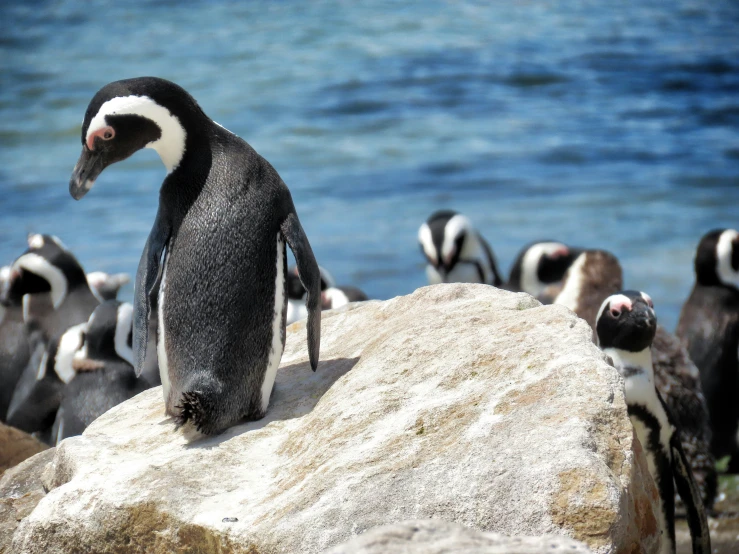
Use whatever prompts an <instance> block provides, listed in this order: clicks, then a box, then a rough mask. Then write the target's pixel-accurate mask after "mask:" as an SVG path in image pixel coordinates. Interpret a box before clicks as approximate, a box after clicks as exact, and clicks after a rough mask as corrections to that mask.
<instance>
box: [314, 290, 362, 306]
mask: <svg viewBox="0 0 739 554" xmlns="http://www.w3.org/2000/svg"><path fill="white" fill-rule="evenodd" d="M366 300H369V297H368V296H367V295H366V294H365V292H364V291H363V290H361V289H358V288H357V287H349V286H346V287H343V286H342V287H330V288H328V289H326V290H325V291H323V294H322V295H321V307H322V308H323V309H324V310H335V309H336V308H341V307H342V306H346V305H347V304H349V303H351V302H364V301H366Z"/></svg>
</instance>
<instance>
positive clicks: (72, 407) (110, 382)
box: [51, 300, 151, 445]
mask: <svg viewBox="0 0 739 554" xmlns="http://www.w3.org/2000/svg"><path fill="white" fill-rule="evenodd" d="M132 320H133V306H132V305H131V304H127V303H126V304H121V303H120V302H118V301H116V300H108V301H107V302H104V303H103V304H101V305H100V306H98V307H97V308H96V309H95V311H94V312H93V313H92V315H91V316H90V319H89V321H88V322H87V326H86V331H85V333H84V338H83V342H82V344H81V346H80V349H79V350H78V351H77V352H76V354H75V356H74V358H73V359H72V368H73V370H74V378H73V379H71V380H70V381H69V383H68V384H67V386H66V387H64V389H63V390H62V395H61V396H62V398H61V403H60V405H59V410H58V411H57V413H56V420H55V421H54V426H53V428H52V432H51V437H52V440H53V442H54V444H57V445H58V444H59V443H60V442H61V441H62V440H64V439H65V438H67V437H72V436H75V435H81V434H82V431H84V430H85V429H86V428H87V426H88V425H90V423H92V422H93V421H94V420H95V419H97V418H98V417H100V416H101V415H102V414H104V413H105V412H107V411H108V410H109V409H110V408H112V407H113V406H117V405H118V404H120V403H121V402H123V401H125V400H128V399H129V398H132V397H133V396H135V395H137V394H138V393H140V392H142V391H144V390H146V389H148V388H150V387H151V383H148V382H146V381H145V380H143V379H137V378H136V374H135V373H134V370H133V365H132V364H133V350H132V347H131V339H132V325H131V324H132Z"/></svg>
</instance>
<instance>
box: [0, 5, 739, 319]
mask: <svg viewBox="0 0 739 554" xmlns="http://www.w3.org/2000/svg"><path fill="white" fill-rule="evenodd" d="M0 20H1V21H2V22H3V23H2V26H1V30H0V265H2V264H7V263H10V262H11V261H12V260H13V259H14V258H15V257H16V256H17V255H19V254H20V253H21V252H22V251H23V250H24V249H25V241H26V234H27V233H29V232H43V233H52V234H56V235H58V236H59V237H60V238H61V239H62V240H63V241H64V242H65V243H66V244H67V246H69V247H70V249H71V250H72V251H73V252H74V253H75V254H76V255H77V256H78V257H79V259H80V260H81V261H82V263H83V264H84V266H85V268H86V269H87V270H88V271H93V270H104V271H109V272H119V271H126V272H129V273H130V274H132V275H133V274H134V273H135V271H136V267H137V263H138V260H139V256H140V254H141V250H142V248H143V245H144V242H145V240H146V237H147V235H148V233H149V230H150V228H151V225H152V222H153V219H154V215H155V212H156V208H157V202H158V190H159V186H160V184H161V181H162V179H163V178H164V176H165V169H164V166H163V165H162V164H161V162H160V160H159V159H158V157H157V155H156V154H155V152H153V151H152V150H144V151H141V152H139V153H137V154H135V155H134V156H133V157H131V158H130V159H129V160H126V161H124V162H121V163H119V164H116V165H114V166H112V167H110V168H108V169H107V170H106V171H105V172H104V173H103V174H102V176H101V177H100V178H99V179H98V181H97V183H96V185H95V187H94V189H93V190H92V191H91V192H90V193H89V194H88V195H87V196H86V197H85V198H84V199H83V200H81V201H79V202H75V201H74V200H73V199H72V198H71V197H70V195H69V192H68V182H69V177H70V174H71V171H72V168H73V166H74V164H75V161H76V159H77V157H78V155H79V153H80V149H81V143H80V123H81V120H82V117H83V115H84V112H85V109H86V107H87V104H88V102H89V101H90V99H91V98H92V96H93V95H94V93H95V92H96V91H97V90H98V89H99V88H100V87H102V86H103V85H105V84H106V83H108V82H110V81H113V80H116V79H122V78H127V77H134V76H141V75H156V76H160V77H164V78H167V79H170V80H173V81H175V82H177V83H179V84H180V85H182V86H183V87H184V88H186V89H187V90H188V91H190V92H191V93H192V94H193V95H194V96H195V98H196V99H197V100H198V102H199V103H200V105H201V106H202V107H203V109H204V110H205V112H206V113H207V114H208V115H209V116H210V117H212V118H213V119H215V120H216V121H218V122H219V123H221V124H222V125H224V126H225V127H227V128H229V129H230V130H232V131H233V132H235V133H236V134H238V135H240V136H241V137H243V138H245V139H246V140H247V141H248V142H249V143H250V144H251V145H252V146H253V147H254V148H255V149H256V150H257V151H258V152H259V153H261V154H262V155H263V156H264V157H266V158H267V159H268V160H269V161H270V162H271V163H272V164H273V165H274V166H275V168H276V169H277V170H278V172H279V173H280V174H281V176H282V178H283V179H284V180H285V182H286V183H287V184H288V186H289V187H290V189H291V191H292V194H293V197H294V200H295V204H296V206H297V209H298V213H299V215H300V218H301V221H302V222H303V226H304V227H305V230H306V232H307V234H308V236H309V238H310V241H311V244H312V245H313V249H314V251H315V253H316V255H317V258H318V260H319V263H320V264H321V265H323V266H325V267H326V268H328V269H329V270H330V271H331V272H332V273H333V275H334V276H335V277H336V279H337V281H338V282H339V283H340V284H352V285H355V286H359V287H361V288H363V289H364V290H365V291H366V292H367V293H368V294H369V295H370V296H371V297H373V298H381V299H384V298H390V297H393V296H396V295H401V294H407V293H410V292H411V291H413V290H414V289H415V288H417V287H419V286H422V285H424V284H425V275H424V271H423V266H424V262H423V258H422V256H421V254H420V251H419V248H418V245H417V238H416V236H417V230H418V227H419V225H420V224H421V223H422V222H423V221H424V220H425V219H426V218H427V217H428V216H429V215H430V214H431V213H432V212H433V211H435V210H437V209H440V208H453V209H456V210H458V211H460V212H462V213H465V214H467V215H468V216H469V217H470V218H471V219H472V221H473V222H474V223H475V225H476V226H477V227H478V229H479V230H480V231H481V232H482V234H483V235H484V236H485V237H486V238H487V239H488V241H489V242H490V244H491V245H492V246H493V249H494V250H495V253H496V255H497V257H498V261H499V265H500V266H501V269H502V270H503V271H504V272H506V273H507V271H508V269H509V267H510V264H511V262H512V260H513V258H514V257H515V255H516V253H517V251H518V250H519V249H520V248H521V246H523V245H524V244H525V243H527V242H529V241H532V240H536V239H557V240H561V241H564V242H567V243H570V244H573V245H578V246H587V247H594V248H595V247H597V248H605V249H608V250H610V251H612V252H613V253H614V254H616V255H617V256H618V257H619V258H620V260H621V262H622V265H623V267H624V271H625V277H626V283H625V284H626V286H627V287H629V288H637V289H642V290H645V291H647V292H649V294H650V295H652V297H653V298H654V300H655V304H656V308H657V313H658V315H659V316H660V318H661V320H662V322H663V323H665V325H666V326H667V327H668V328H670V329H672V328H674V325H675V323H676V321H677V317H678V314H679V310H680V306H681V305H682V302H683V301H684V299H685V298H686V297H687V295H688V293H689V291H690V287H691V284H692V281H693V272H692V258H693V252H694V249H695V246H696V244H697V242H698V240H699V238H700V237H701V235H702V234H703V233H705V232H706V231H708V230H710V229H712V228H716V227H723V226H728V227H735V228H736V227H739V2H736V1H730V0H716V1H711V2H705V1H682V0H674V1H672V2H662V1H659V2H657V1H643V2H604V1H601V2H587V1H573V0H571V1H568V2H544V1H542V2H533V1H532V2H523V1H518V2H467V1H457V2H439V1H434V0H430V1H424V2H417V3H416V2H414V3H409V2H349V1H346V2H341V1H330V2H329V1H311V2H292V1H283V2H276V1H270V2H259V1H250V2H237V1H222V2H218V3H213V2H206V1H190V2H168V1H144V0H138V1H126V2H120V1H116V2H113V1H108V2H105V1H92V2H60V1H59V2H54V1H43V0H40V1H23V2H21V1H17V2H3V3H2V4H1V5H0ZM245 217H248V214H245ZM122 296H123V298H125V299H130V298H131V296H132V287H131V285H129V286H128V287H127V288H126V289H125V290H124V291H123V294H122Z"/></svg>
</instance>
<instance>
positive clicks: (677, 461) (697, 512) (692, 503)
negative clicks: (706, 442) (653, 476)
mask: <svg viewBox="0 0 739 554" xmlns="http://www.w3.org/2000/svg"><path fill="white" fill-rule="evenodd" d="M670 451H671V454H672V475H673V477H674V478H675V485H676V487H677V492H678V493H679V494H680V498H682V499H683V503H684V504H685V509H686V511H687V515H688V528H689V529H690V539H691V541H692V543H693V554H710V552H711V537H710V535H709V533H708V520H707V519H706V511H705V509H704V507H703V500H702V499H701V495H700V491H699V490H698V486H697V485H696V484H695V480H694V479H693V473H692V472H691V470H690V465H689V464H688V460H687V458H686V457H685V451H684V450H683V447H682V444H681V443H680V436H679V433H677V432H675V433H673V435H672V438H671V439H670Z"/></svg>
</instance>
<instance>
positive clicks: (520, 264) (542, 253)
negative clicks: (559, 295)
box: [506, 241, 582, 303]
mask: <svg viewBox="0 0 739 554" xmlns="http://www.w3.org/2000/svg"><path fill="white" fill-rule="evenodd" d="M580 253H582V250H581V249H579V248H571V247H568V246H567V245H565V244H562V243H561V242H554V241H543V242H534V243H531V244H528V245H526V246H525V247H524V248H523V250H521V252H519V254H518V256H517V257H516V261H514V262H513V267H512V268H511V274H510V277H509V278H508V283H506V289H507V290H510V291H513V292H526V293H528V294H530V295H531V296H533V297H534V298H540V297H541V295H542V293H543V292H544V291H545V289H546V288H547V287H548V286H551V285H553V284H555V283H558V282H560V281H561V280H562V279H563V278H564V276H565V273H566V272H567V270H568V269H569V267H570V266H571V265H572V262H574V261H575V258H577V257H578V256H579V255H580ZM548 300H549V302H547V303H551V301H553V300H554V299H553V298H550V299H548Z"/></svg>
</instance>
